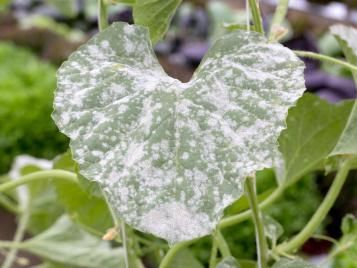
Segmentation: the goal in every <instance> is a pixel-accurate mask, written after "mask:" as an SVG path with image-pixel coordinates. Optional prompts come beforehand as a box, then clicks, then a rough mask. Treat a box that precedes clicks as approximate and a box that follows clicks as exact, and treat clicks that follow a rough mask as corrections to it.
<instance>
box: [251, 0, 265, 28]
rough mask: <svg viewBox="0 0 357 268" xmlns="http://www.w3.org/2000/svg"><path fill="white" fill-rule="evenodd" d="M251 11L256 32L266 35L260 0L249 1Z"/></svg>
mask: <svg viewBox="0 0 357 268" xmlns="http://www.w3.org/2000/svg"><path fill="white" fill-rule="evenodd" d="M248 1H249V7H250V11H251V12H252V18H253V23H254V27H255V30H256V31H257V32H259V33H261V34H264V28H263V21H262V15H261V14H260V9H259V0H248Z"/></svg>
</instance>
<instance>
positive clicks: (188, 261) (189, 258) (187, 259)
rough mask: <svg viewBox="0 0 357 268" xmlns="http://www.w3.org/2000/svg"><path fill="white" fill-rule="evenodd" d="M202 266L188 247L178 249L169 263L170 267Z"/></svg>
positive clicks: (201, 267) (191, 267) (200, 267)
mask: <svg viewBox="0 0 357 268" xmlns="http://www.w3.org/2000/svg"><path fill="white" fill-rule="evenodd" d="M183 267H190V268H203V267H204V266H203V265H202V264H201V263H200V262H199V261H198V260H197V258H196V257H195V256H194V255H193V254H192V252H191V251H190V250H189V249H183V250H180V251H179V252H178V253H177V254H176V255H175V257H174V258H173V259H172V261H171V263H170V268H183Z"/></svg>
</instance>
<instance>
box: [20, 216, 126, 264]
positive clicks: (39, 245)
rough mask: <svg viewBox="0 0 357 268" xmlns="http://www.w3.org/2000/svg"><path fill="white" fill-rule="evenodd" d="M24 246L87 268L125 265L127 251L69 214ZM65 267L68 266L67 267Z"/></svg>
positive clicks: (26, 248) (46, 257)
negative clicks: (83, 227) (82, 226)
mask: <svg viewBox="0 0 357 268" xmlns="http://www.w3.org/2000/svg"><path fill="white" fill-rule="evenodd" d="M23 249H25V250H27V251H29V252H31V253H33V254H36V255H38V256H40V257H42V258H44V259H46V260H50V261H53V262H57V263H63V264H66V265H68V266H70V265H73V266H79V267H86V268H91V267H92V268H98V267H106V268H120V267H125V261H124V258H125V257H124V256H125V255H124V251H123V250H122V249H121V248H115V249H113V248H111V247H110V244H109V243H107V242H105V241H102V240H100V239H98V238H96V237H94V236H91V235H89V234H88V233H86V232H84V231H83V230H81V229H80V228H78V227H77V226H76V225H75V224H73V223H72V222H71V221H70V220H69V219H68V218H67V217H66V216H63V217H61V218H60V219H59V220H58V221H57V222H56V223H55V224H54V225H53V226H52V227H51V228H50V229H48V230H46V231H44V232H43V233H41V234H39V235H37V236H36V237H34V238H31V239H29V240H27V241H25V242H24V243H23ZM68 266H66V267H68Z"/></svg>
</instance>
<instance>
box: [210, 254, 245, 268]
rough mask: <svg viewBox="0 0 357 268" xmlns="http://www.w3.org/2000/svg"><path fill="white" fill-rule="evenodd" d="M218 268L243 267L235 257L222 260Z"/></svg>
mask: <svg viewBox="0 0 357 268" xmlns="http://www.w3.org/2000/svg"><path fill="white" fill-rule="evenodd" d="M216 268H241V266H240V265H239V263H238V261H237V260H236V259H235V258H234V257H232V256H229V257H226V258H224V259H223V260H221V261H220V262H219V263H218V264H217V267H216Z"/></svg>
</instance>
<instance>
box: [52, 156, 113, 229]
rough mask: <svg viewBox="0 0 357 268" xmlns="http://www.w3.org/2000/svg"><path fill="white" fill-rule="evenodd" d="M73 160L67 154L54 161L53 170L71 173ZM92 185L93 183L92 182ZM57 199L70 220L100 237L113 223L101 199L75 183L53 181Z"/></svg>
mask: <svg viewBox="0 0 357 268" xmlns="http://www.w3.org/2000/svg"><path fill="white" fill-rule="evenodd" d="M73 163H74V162H73V160H72V157H71V154H70V153H69V152H67V153H65V154H63V155H62V156H60V157H59V158H57V159H56V161H55V163H54V168H57V169H65V170H70V171H73V169H74V166H73ZM93 183H94V182H93ZM55 186H56V190H57V198H58V201H59V202H60V203H62V204H63V206H64V207H65V209H66V211H67V213H68V214H69V215H70V216H71V218H72V219H73V220H74V221H75V222H77V223H79V224H80V225H81V226H82V227H83V228H84V229H86V230H87V231H89V232H91V233H92V234H96V235H98V236H102V235H103V234H105V232H106V230H107V229H109V228H111V227H113V226H114V223H113V221H112V217H111V214H110V211H109V209H108V206H107V203H106V202H105V200H104V199H103V198H101V197H98V196H94V195H91V194H90V193H89V192H87V191H85V190H84V189H83V188H81V187H80V186H79V185H78V184H76V183H71V182H67V181H63V180H62V181H60V180H56V181H55Z"/></svg>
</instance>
